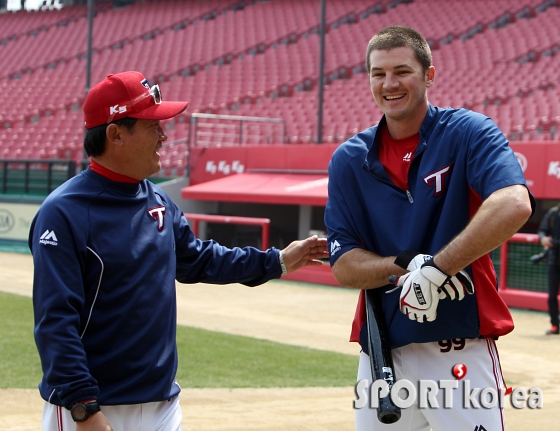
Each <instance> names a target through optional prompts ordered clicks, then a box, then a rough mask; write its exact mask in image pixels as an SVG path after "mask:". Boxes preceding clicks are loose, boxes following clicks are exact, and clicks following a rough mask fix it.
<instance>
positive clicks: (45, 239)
mask: <svg viewBox="0 0 560 431" xmlns="http://www.w3.org/2000/svg"><path fill="white" fill-rule="evenodd" d="M39 244H45V245H58V238H57V237H56V234H55V233H54V230H48V229H47V230H46V231H45V232H43V235H41V237H40V238H39Z"/></svg>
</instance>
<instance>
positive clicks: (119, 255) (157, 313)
mask: <svg viewBox="0 0 560 431" xmlns="http://www.w3.org/2000/svg"><path fill="white" fill-rule="evenodd" d="M186 108H187V102H165V101H162V97H161V93H160V90H159V87H158V86H157V85H156V86H150V84H149V83H148V81H147V80H146V79H145V78H144V76H142V74H141V73H139V72H135V71H130V72H123V73H119V74H115V75H109V76H108V77H107V78H106V79H104V80H103V81H101V82H100V83H99V84H97V85H96V86H94V87H93V88H92V89H91V90H90V91H89V93H88V95H87V97H86V100H85V103H84V117H85V127H86V133H85V138H84V147H85V150H86V152H87V154H88V155H89V156H90V157H91V163H90V167H89V168H88V169H87V170H85V171H84V172H81V173H80V174H79V175H76V176H75V177H74V178H72V179H70V180H69V181H67V182H66V183H64V184H63V185H61V186H60V187H59V188H58V189H56V190H55V191H54V192H53V193H51V194H50V195H49V196H48V197H47V199H46V200H45V201H44V202H43V204H42V205H41V208H40V209H39V211H38V213H37V215H36V216H35V219H34V220H33V223H32V226H31V231H30V235H29V247H30V248H31V251H32V253H33V261H34V265H35V270H34V271H35V273H34V281H33V306H34V313H35V341H36V344H37V348H38V351H39V356H40V358H41V364H42V368H43V380H42V382H41V383H40V385H39V391H40V394H41V396H42V397H43V399H44V400H45V405H44V409H43V431H62V430H64V431H71V430H76V431H130V430H133V429H134V430H140V429H145V430H165V431H177V430H180V429H181V408H180V405H179V392H180V387H179V385H178V383H177V382H176V381H175V373H176V371H177V347H176V341H175V329H176V297H175V281H176V280H177V281H179V282H181V283H197V282H205V283H215V284H227V283H243V284H246V285H249V286H255V285H258V284H262V283H264V282H266V281H268V280H270V279H272V278H278V277H280V276H281V275H282V274H287V273H289V272H292V271H295V270H297V269H299V268H302V267H304V266H307V265H321V264H322V263H321V261H320V260H318V259H321V258H324V257H326V256H328V253H327V251H326V241H325V240H324V239H318V238H317V237H315V236H314V237H310V238H307V239H305V240H301V241H294V242H292V243H291V244H290V245H288V246H287V247H286V248H285V249H283V250H282V251H281V252H280V250H277V249H275V248H271V249H268V250H266V251H260V250H258V249H256V248H253V247H245V248H233V249H229V248H226V247H223V246H221V245H219V244H217V243H216V242H215V241H212V240H208V241H201V240H200V239H198V238H196V237H195V236H194V235H193V233H192V231H191V229H190V228H189V224H188V222H187V220H186V219H185V217H184V215H183V213H182V211H181V210H180V209H179V207H178V206H177V205H176V204H175V203H174V202H173V201H172V200H171V199H170V198H169V196H168V195H167V194H166V193H165V192H164V191H163V190H162V189H161V188H159V187H157V186H156V185H154V184H152V183H151V182H150V181H148V180H147V179H146V178H148V177H149V176H150V175H152V174H154V173H156V172H158V171H159V170H160V169H161V163H160V155H159V151H160V149H161V147H162V144H163V142H164V141H165V140H166V139H167V136H166V135H165V132H164V130H163V128H162V127H161V125H160V120H164V119H167V118H171V117H174V116H175V115H178V114H180V113H181V112H183V111H184V110H185V109H186Z"/></svg>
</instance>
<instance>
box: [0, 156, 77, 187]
mask: <svg viewBox="0 0 560 431" xmlns="http://www.w3.org/2000/svg"><path fill="white" fill-rule="evenodd" d="M74 175H76V162H75V161H73V160H40V159H39V160H34V159H25V160H23V159H0V193H1V194H3V195H36V196H47V195H48V194H49V193H50V192H52V191H53V190H54V189H56V188H57V187H58V186H59V185H61V184H62V183H64V182H65V181H66V180H68V179H70V178H72V177H73V176H74Z"/></svg>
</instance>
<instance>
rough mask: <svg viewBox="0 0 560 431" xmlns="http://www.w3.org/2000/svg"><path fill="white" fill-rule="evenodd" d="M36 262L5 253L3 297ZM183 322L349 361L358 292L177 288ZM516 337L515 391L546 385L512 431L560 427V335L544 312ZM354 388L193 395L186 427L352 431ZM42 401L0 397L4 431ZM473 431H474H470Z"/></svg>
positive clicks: (512, 346) (30, 415)
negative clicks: (552, 333) (540, 400)
mask: <svg viewBox="0 0 560 431" xmlns="http://www.w3.org/2000/svg"><path fill="white" fill-rule="evenodd" d="M32 269H33V264H32V261H31V257H30V256H29V255H20V254H9V253H2V252H0V274H1V280H2V285H1V286H0V290H3V291H8V292H12V293H17V294H22V295H31V280H32ZM177 296H178V322H179V324H182V325H189V326H195V327H199V328H204V329H210V330H219V331H223V332H229V333H232V334H239V335H247V336H251V337H256V338H263V339H268V340H272V341H278V342H282V343H289V344H295V345H300V346H307V347H313V348H319V349H325V350H332V351H336V352H341V353H348V354H355V355H357V354H358V349H357V348H356V346H355V345H353V344H350V343H348V342H347V340H348V335H349V329H350V322H351V321H352V317H353V315H354V307H355V303H356V298H357V292H355V291H349V290H344V289H335V288H326V287H325V288H322V287H317V286H309V285H299V284H295V283H284V282H280V281H274V282H270V283H267V284H266V285H263V286H260V287H258V288H247V287H245V286H241V285H237V284H234V285H229V286H212V285H203V284H197V285H178V286H177ZM513 314H514V319H515V322H516V329H515V330H514V331H513V333H512V334H510V335H508V336H507V337H503V338H501V339H500V340H499V341H498V347H499V349H500V358H501V363H502V369H503V372H504V375H505V377H506V379H507V381H508V383H509V384H510V385H511V386H513V387H522V388H525V389H529V388H532V387H539V388H541V389H542V390H543V393H544V408H543V409H542V410H529V409H523V410H515V409H513V408H511V406H510V405H509V404H508V406H507V407H506V424H507V430H509V431H532V430H535V431H537V430H538V431H548V430H552V429H556V428H557V425H554V424H555V423H556V422H557V420H558V419H557V417H558V415H559V414H560V366H559V361H560V337H546V336H544V335H543V333H544V330H545V329H546V327H547V325H548V321H547V316H546V315H545V314H544V313H533V312H523V311H517V310H514V311H513ZM353 399H354V393H353V388H351V387H348V388H282V389H275V388H272V389H184V390H183V392H182V394H181V405H182V407H183V415H184V418H183V428H184V429H185V430H188V431H195V430H196V431H222V430H223V431H225V430H229V431H241V430H263V431H280V430H282V431H284V430H294V431H297V430H305V431H308V430H309V431H310V430H313V431H315V430H317V431H319V430H321V431H324V430H326V431H331V430H332V431H346V430H348V431H350V430H352V429H353V410H352V401H353ZM41 408H42V400H41V399H40V397H39V395H38V392H37V390H35V389H0V429H1V430H9V431H28V430H29V431H31V430H38V429H40V422H41ZM465 431H472V430H465Z"/></svg>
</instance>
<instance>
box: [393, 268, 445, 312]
mask: <svg viewBox="0 0 560 431" xmlns="http://www.w3.org/2000/svg"><path fill="white" fill-rule="evenodd" d="M448 279H449V276H448V275H447V274H445V273H443V272H441V271H440V270H439V269H438V268H437V267H435V265H434V264H433V261H432V260H429V261H428V262H426V263H424V264H422V266H421V267H420V268H417V269H415V270H414V271H412V272H409V273H408V274H405V275H403V276H402V277H400V278H399V279H398V282H397V286H402V291H401V296H400V304H399V308H400V310H401V312H402V313H403V314H406V315H407V316H408V318H409V319H411V320H416V321H417V322H432V321H434V320H435V319H436V315H437V313H436V310H437V306H438V303H439V289H440V288H441V286H443V285H444V284H445V283H446V282H447V280H448Z"/></svg>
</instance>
